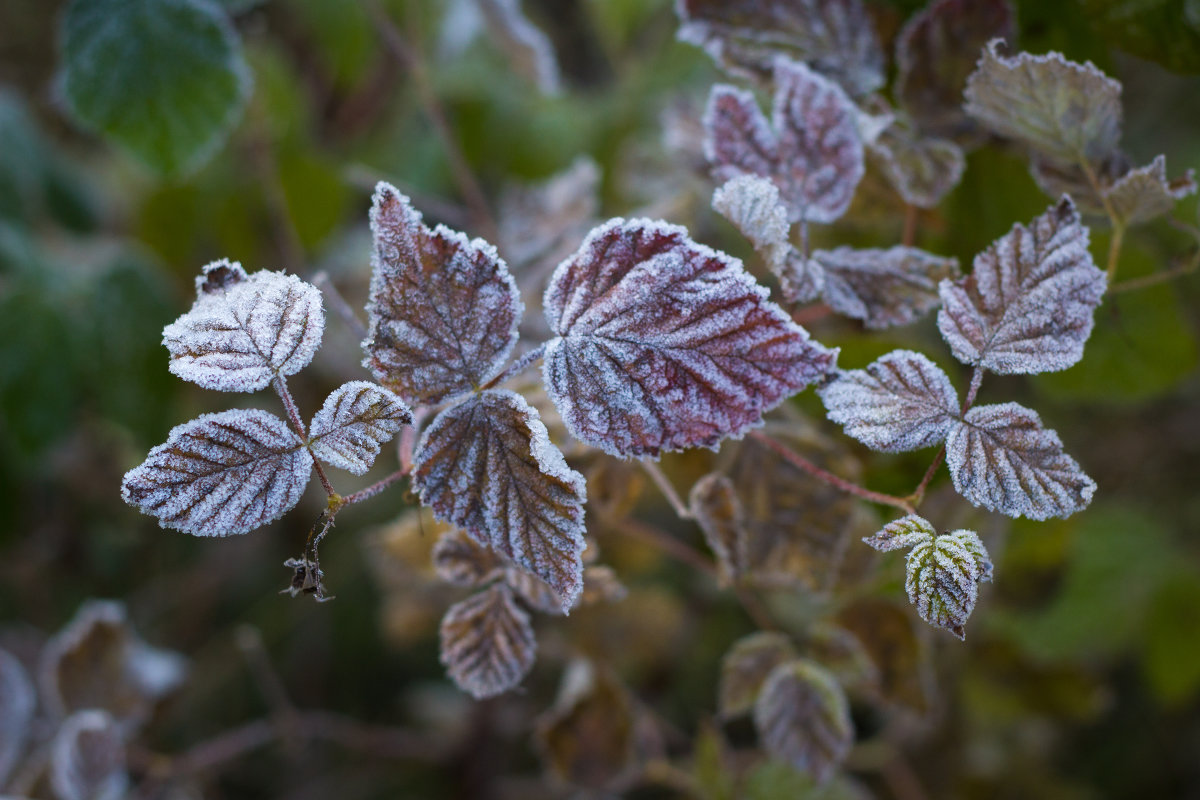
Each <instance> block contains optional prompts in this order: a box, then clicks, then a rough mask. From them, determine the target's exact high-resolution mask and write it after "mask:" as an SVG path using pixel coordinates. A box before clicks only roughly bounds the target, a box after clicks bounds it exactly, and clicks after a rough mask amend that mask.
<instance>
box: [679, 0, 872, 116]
mask: <svg viewBox="0 0 1200 800" xmlns="http://www.w3.org/2000/svg"><path fill="white" fill-rule="evenodd" d="M676 10H677V11H678V13H679V18H680V22H681V23H682V24H681V25H680V28H679V34H678V36H679V39H680V40H681V41H685V42H689V43H691V44H694V45H697V46H699V47H702V48H704V50H705V51H706V52H707V53H708V54H709V55H710V56H712V58H713V59H714V60H715V61H716V62H717V63H718V64H721V65H722V66H723V67H725V68H727V69H729V70H730V71H732V72H735V73H737V74H742V75H749V76H751V77H757V78H766V77H769V76H770V73H771V70H772V69H773V67H774V65H775V61H776V59H777V58H779V57H780V56H783V57H786V58H788V59H790V60H792V61H798V62H804V63H807V64H808V65H809V66H810V67H812V68H813V69H815V70H816V71H818V72H820V73H822V74H823V75H826V76H828V77H830V78H832V79H833V80H835V81H837V82H838V83H840V84H841V85H842V86H844V87H845V88H846V90H847V91H848V92H850V93H851V94H853V95H855V96H859V95H865V94H868V93H870V92H872V91H874V90H875V89H878V88H879V87H881V86H882V85H883V83H884V57H883V51H882V49H881V48H880V46H879V40H878V39H877V38H876V35H875V30H874V27H873V26H872V24H871V19H870V17H869V16H868V14H867V12H866V9H865V8H864V6H863V3H862V2H861V0H787V2H778V1H777V0H676Z"/></svg>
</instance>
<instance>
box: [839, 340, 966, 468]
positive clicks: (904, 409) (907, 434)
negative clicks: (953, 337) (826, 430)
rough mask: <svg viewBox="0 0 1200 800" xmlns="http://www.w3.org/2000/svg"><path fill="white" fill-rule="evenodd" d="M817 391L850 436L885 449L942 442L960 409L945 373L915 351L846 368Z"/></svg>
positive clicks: (891, 450)
mask: <svg viewBox="0 0 1200 800" xmlns="http://www.w3.org/2000/svg"><path fill="white" fill-rule="evenodd" d="M818 394H820V396H821V400H822V401H823V402H824V403H825V408H826V409H827V411H828V415H829V419H830V420H831V421H832V422H836V423H838V424H839V425H843V426H845V431H846V435H848V436H852V437H854V438H855V439H858V440H859V441H860V442H862V443H863V444H865V445H866V446H867V447H870V448H871V449H873V450H881V451H883V452H885V453H900V452H904V451H906V450H919V449H921V448H922V447H932V446H934V445H936V444H940V443H941V442H942V441H943V440H944V439H945V438H946V435H947V434H948V433H949V432H950V429H951V428H952V426H953V425H954V420H955V419H956V418H957V417H958V414H959V404H958V393H957V392H955V391H954V387H953V386H952V385H951V384H950V379H949V378H948V377H947V376H946V373H945V372H943V371H942V370H941V368H940V367H938V365H937V364H934V363H933V362H932V361H930V360H929V359H928V358H926V357H925V356H923V355H921V354H920V353H914V352H913V351H911V350H894V351H892V352H891V353H888V354H887V355H885V356H884V357H883V358H880V359H879V360H878V361H875V362H874V363H872V364H870V365H869V366H868V367H867V368H866V369H855V370H849V371H847V372H843V373H841V374H839V375H838V377H837V378H836V379H834V380H833V381H832V382H830V383H828V384H826V385H825V386H823V387H822V388H821V389H820V391H819V392H818Z"/></svg>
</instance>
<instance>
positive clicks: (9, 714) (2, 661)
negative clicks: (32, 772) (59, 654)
mask: <svg viewBox="0 0 1200 800" xmlns="http://www.w3.org/2000/svg"><path fill="white" fill-rule="evenodd" d="M36 707H37V697H36V696H35V695H34V693H33V683H31V682H30V680H29V676H28V675H26V674H25V668H24V667H22V666H21V662H20V661H17V659H16V658H15V657H13V656H12V655H11V654H10V653H9V652H8V651H7V650H0V786H3V785H4V782H5V781H6V780H8V773H9V772H11V771H12V768H13V767H14V766H15V765H16V764H17V761H18V760H19V759H20V758H21V753H22V751H23V750H24V749H25V742H26V741H27V740H28V738H29V723H30V722H32V721H33V712H34V710H35V709H36Z"/></svg>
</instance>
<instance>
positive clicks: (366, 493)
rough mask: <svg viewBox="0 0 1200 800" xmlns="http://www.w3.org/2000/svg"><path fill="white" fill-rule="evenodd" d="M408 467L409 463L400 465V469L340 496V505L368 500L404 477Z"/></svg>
mask: <svg viewBox="0 0 1200 800" xmlns="http://www.w3.org/2000/svg"><path fill="white" fill-rule="evenodd" d="M410 468H411V465H410V467H402V468H401V469H398V470H396V471H395V472H393V473H392V474H391V475H388V476H387V477H386V478H381V479H380V480H378V481H376V482H375V483H373V484H371V485H370V486H368V487H367V488H365V489H360V490H358V491H357V492H354V493H353V494H348V495H346V496H345V497H343V498H342V505H344V506H348V505H351V504H353V503H361V502H362V501H363V500H368V499H370V498H372V497H374V496H375V495H377V494H379V493H380V492H382V491H383V490H384V489H386V488H387V487H389V486H391V485H392V484H393V483H395V482H396V481H398V480H400V479H401V478H404V477H406V476H407V475H408V472H409V469H410Z"/></svg>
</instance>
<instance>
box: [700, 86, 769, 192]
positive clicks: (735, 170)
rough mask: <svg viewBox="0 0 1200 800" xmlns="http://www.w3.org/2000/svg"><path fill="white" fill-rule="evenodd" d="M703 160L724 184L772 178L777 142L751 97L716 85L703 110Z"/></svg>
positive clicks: (742, 92)
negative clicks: (753, 177)
mask: <svg viewBox="0 0 1200 800" xmlns="http://www.w3.org/2000/svg"><path fill="white" fill-rule="evenodd" d="M704 157H705V158H706V159H708V163H709V164H711V165H712V170H713V176H714V177H716V178H717V180H719V181H722V182H727V181H730V180H732V179H733V178H736V177H739V176H741V175H757V176H759V177H763V178H770V179H771V180H772V181H773V182H775V183H777V184H781V181H779V180H778V179H777V178H776V177H775V173H776V171H777V170H778V169H779V164H780V161H781V160H782V159H781V158H780V155H779V142H778V140H777V139H776V137H775V131H773V130H772V129H771V124H770V123H769V122H767V118H766V116H765V115H764V114H763V112H762V109H761V108H759V107H758V101H757V100H755V99H754V95H753V94H752V93H751V92H748V91H746V90H744V89H738V88H736V87H734V86H729V85H727V84H723V83H719V84H717V85H715V86H713V87H712V91H711V92H710V93H709V95H708V106H707V107H706V108H705V111H704Z"/></svg>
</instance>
